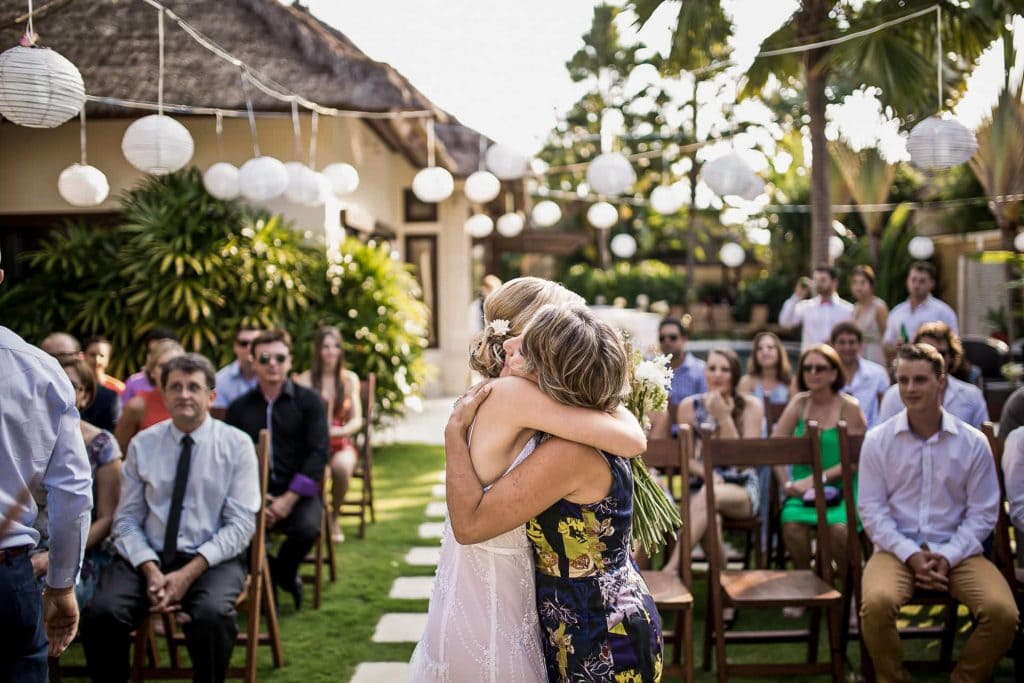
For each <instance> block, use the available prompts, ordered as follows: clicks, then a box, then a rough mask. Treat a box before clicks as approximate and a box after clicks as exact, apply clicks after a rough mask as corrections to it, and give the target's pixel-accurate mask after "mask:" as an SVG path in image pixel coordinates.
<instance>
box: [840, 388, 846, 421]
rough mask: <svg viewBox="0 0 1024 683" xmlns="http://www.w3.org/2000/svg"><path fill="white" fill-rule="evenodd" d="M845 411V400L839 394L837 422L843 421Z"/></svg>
mask: <svg viewBox="0 0 1024 683" xmlns="http://www.w3.org/2000/svg"><path fill="white" fill-rule="evenodd" d="M844 410H846V398H845V397H844V396H843V395H842V394H839V420H840V421H841V420H842V419H843V411H844Z"/></svg>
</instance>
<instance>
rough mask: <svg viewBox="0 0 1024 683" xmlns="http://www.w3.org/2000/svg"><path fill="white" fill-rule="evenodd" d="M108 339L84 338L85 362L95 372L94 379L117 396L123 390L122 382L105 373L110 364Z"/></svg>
mask: <svg viewBox="0 0 1024 683" xmlns="http://www.w3.org/2000/svg"><path fill="white" fill-rule="evenodd" d="M110 349H111V346H110V340H108V339H106V338H105V337H99V336H97V337H89V338H88V339H86V340H85V362H86V363H88V364H89V367H91V368H92V370H93V372H94V373H96V381H97V382H98V383H99V385H100V386H103V387H106V388H107V389H110V390H111V391H113V392H114V393H116V394H117V395H118V396H120V395H121V392H122V391H124V382H122V381H121V380H119V379H118V378H116V377H113V376H111V375H108V374H107V366H108V365H109V364H110Z"/></svg>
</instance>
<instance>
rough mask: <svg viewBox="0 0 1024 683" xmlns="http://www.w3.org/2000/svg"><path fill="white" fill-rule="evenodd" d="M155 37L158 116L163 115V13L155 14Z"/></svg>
mask: <svg viewBox="0 0 1024 683" xmlns="http://www.w3.org/2000/svg"><path fill="white" fill-rule="evenodd" d="M156 26H157V28H156V35H157V43H158V44H159V49H160V67H159V70H158V71H157V77H156V89H157V95H156V97H157V100H156V101H157V113H158V114H159V115H160V116H163V114H164V13H163V12H157V21H156Z"/></svg>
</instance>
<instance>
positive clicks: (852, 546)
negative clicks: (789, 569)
mask: <svg viewBox="0 0 1024 683" xmlns="http://www.w3.org/2000/svg"><path fill="white" fill-rule="evenodd" d="M863 444H864V436H863V435H862V434H858V435H852V434H850V433H849V431H848V428H847V424H846V421H845V420H840V422H839V462H840V463H841V464H842V468H843V493H844V495H843V505H844V509H845V511H846V528H847V536H846V538H847V544H846V547H847V553H846V554H847V560H846V561H847V571H846V584H847V585H846V586H844V587H843V614H842V622H841V623H842V624H844V625H848V624H849V623H850V617H851V611H853V610H854V609H855V608H859V606H860V601H861V592H862V588H863V574H864V562H865V560H866V559H867V558H868V557H870V555H871V549H872V546H871V542H870V540H869V539H867V535H866V534H864V535H861V534H858V533H856V529H857V501H855V500H853V496H851V495H845V494H846V492H847V491H853V484H854V478H855V477H856V476H857V473H858V471H859V469H860V452H861V446H862V445H863ZM855 598H856V603H854V599H855ZM908 604H911V605H922V606H926V607H932V606H940V607H944V608H945V613H944V619H943V624H942V626H913V627H905V628H902V629H900V637H901V638H916V639H919V638H927V639H934V638H938V639H939V640H940V643H941V645H940V648H939V660H938V661H920V660H906V661H904V664H905V665H906V666H907V668H908V669H912V670H915V671H926V672H935V671H948V670H949V669H951V668H952V664H953V641H954V639H955V638H956V615H957V607H958V604H959V603H957V601H956V600H954V599H953V598H952V597H950V595H949V594H948V593H941V592H936V591H923V590H917V591H914V595H913V597H912V598H911V600H910V602H909V603H908ZM854 614H855V617H854V618H855V620H856V624H857V629H856V631H853V632H850V631H849V629H848V628H846V629H844V630H843V634H844V635H843V639H842V648H843V653H844V655H845V653H846V646H847V644H848V643H849V640H850V638H857V639H858V640H859V641H860V661H861V673H862V675H863V677H864V680H865V681H867V682H868V683H870V682H871V681H873V680H874V679H875V676H874V667H873V665H872V662H871V656H870V654H869V653H868V650H867V645H866V644H865V643H864V639H863V638H861V636H860V611H859V609H857V611H856V612H855V613H854Z"/></svg>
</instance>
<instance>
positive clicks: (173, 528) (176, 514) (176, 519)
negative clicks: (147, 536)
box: [163, 434, 193, 571]
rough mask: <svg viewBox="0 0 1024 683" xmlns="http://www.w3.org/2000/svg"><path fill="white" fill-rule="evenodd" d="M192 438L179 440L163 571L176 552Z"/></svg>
mask: <svg viewBox="0 0 1024 683" xmlns="http://www.w3.org/2000/svg"><path fill="white" fill-rule="evenodd" d="M192 443H193V442H192V437H191V436H189V435H187V434H186V435H185V436H184V437H183V438H182V440H181V455H180V456H178V469H177V471H176V472H175V473H174V491H173V492H172V493H171V509H170V512H169V513H168V514H167V530H166V532H165V533H164V552H163V570H164V571H167V568H168V566H169V565H170V564H171V562H173V561H174V556H175V555H176V554H177V552H178V527H179V526H180V525H181V509H182V503H183V502H184V501H185V487H186V486H188V468H189V465H190V464H191V463H192Z"/></svg>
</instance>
